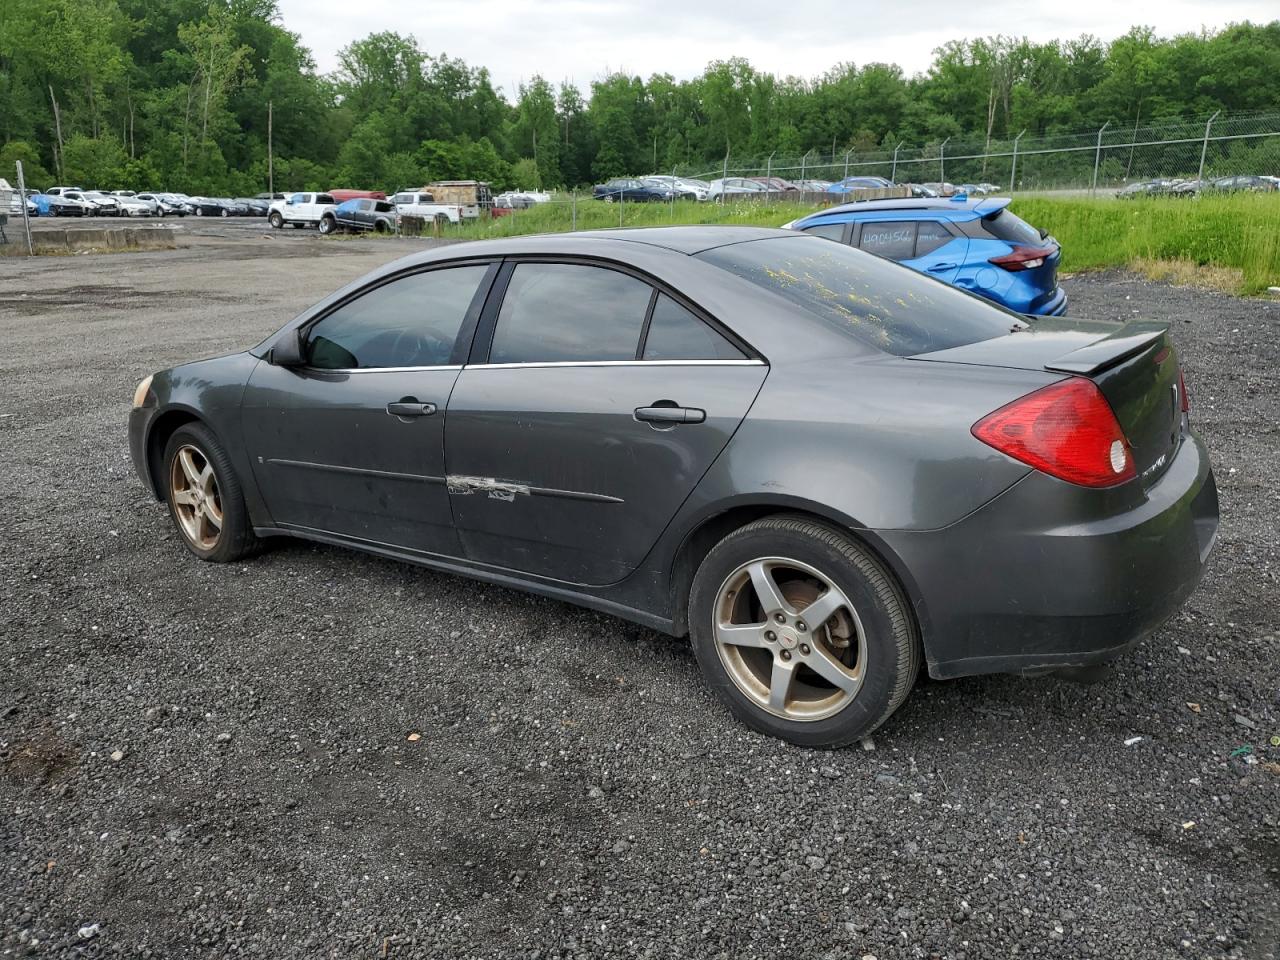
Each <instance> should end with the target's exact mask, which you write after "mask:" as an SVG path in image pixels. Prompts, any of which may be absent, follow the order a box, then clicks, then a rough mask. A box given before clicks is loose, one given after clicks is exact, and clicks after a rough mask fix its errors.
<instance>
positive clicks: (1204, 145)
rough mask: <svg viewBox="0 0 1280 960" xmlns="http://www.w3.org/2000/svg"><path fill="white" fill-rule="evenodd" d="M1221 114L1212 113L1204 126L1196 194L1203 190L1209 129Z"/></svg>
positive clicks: (1216, 111)
mask: <svg viewBox="0 0 1280 960" xmlns="http://www.w3.org/2000/svg"><path fill="white" fill-rule="evenodd" d="M1221 112H1222V111H1221V110H1215V111H1213V116H1212V117H1210V118H1209V122H1208V123H1206V124H1205V125H1204V142H1202V143H1201V144H1200V173H1199V174H1198V175H1197V176H1196V193H1199V192H1200V191H1201V190H1202V189H1204V155H1205V154H1206V153H1208V152H1209V128H1210V127H1212V126H1213V121H1215V120H1217V119H1218V114H1220V113H1221Z"/></svg>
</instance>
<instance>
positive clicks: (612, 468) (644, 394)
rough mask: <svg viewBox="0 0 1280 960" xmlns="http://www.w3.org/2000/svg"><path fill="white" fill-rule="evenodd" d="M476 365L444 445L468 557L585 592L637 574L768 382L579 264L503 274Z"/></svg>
mask: <svg viewBox="0 0 1280 960" xmlns="http://www.w3.org/2000/svg"><path fill="white" fill-rule="evenodd" d="M499 291H501V292H502V296H501V302H500V305H499V302H498V301H499V295H498V294H499ZM472 360H473V362H472V363H470V364H469V365H468V366H466V367H465V368H464V369H463V371H462V373H461V374H460V376H459V378H458V382H457V384H456V386H455V387H454V391H453V395H452V397H451V398H450V400H449V410H448V416H447V418H446V435H445V451H446V465H447V470H448V486H449V496H450V500H451V502H452V505H453V516H454V522H455V523H456V524H457V528H458V533H459V536H460V538H461V542H462V547H463V550H464V552H465V555H466V556H467V557H468V558H469V559H471V560H473V561H476V562H478V563H483V564H488V565H492V566H495V567H503V568H508V569H515V570H520V571H524V572H528V573H532V574H537V575H540V576H543V577H548V578H552V579H555V580H560V581H567V582H572V583H580V584H595V585H602V584H608V583H614V582H617V581H618V580H621V579H622V578H624V577H625V576H627V574H629V573H631V572H632V571H633V570H634V569H635V568H636V567H637V566H639V565H640V563H641V561H642V560H643V559H644V556H645V555H646V554H647V553H648V551H649V549H650V548H651V547H652V546H653V544H654V543H655V542H656V541H657V539H658V536H659V535H660V534H661V532H662V530H663V528H665V527H666V525H667V524H668V522H669V521H670V520H671V518H672V516H673V515H674V514H675V513H676V511H677V510H678V509H679V507H680V505H681V504H682V503H683V502H684V500H685V498H686V497H688V495H689V494H690V492H691V491H692V490H693V488H694V486H695V485H696V484H697V483H698V481H699V480H700V479H701V477H702V476H703V474H704V473H705V472H706V471H707V469H708V468H709V467H710V465H711V463H712V462H713V461H714V460H715V458H716V457H717V456H718V455H719V454H720V451H721V450H722V449H723V448H724V446H725V444H726V443H727V442H728V440H729V438H730V437H731V436H732V435H733V432H734V430H735V429H737V426H738V424H739V423H740V422H741V420H742V418H743V417H744V416H745V415H746V412H747V410H748V408H749V407H750V406H751V403H752V401H753V399H754V398H755V395H756V393H757V391H758V390H759V388H760V385H761V384H762V383H763V382H764V378H765V376H766V374H767V372H768V368H767V367H766V366H765V364H764V362H763V361H762V360H761V359H759V358H757V357H755V356H753V355H752V354H751V353H750V352H749V349H748V348H747V347H746V346H745V345H743V344H738V343H735V342H734V341H733V339H732V336H731V335H730V334H728V333H726V332H724V331H721V330H718V329H716V327H715V325H714V323H713V322H711V321H709V319H708V318H706V317H704V316H702V315H700V314H699V312H698V311H697V308H696V307H694V306H693V305H692V304H690V303H688V302H687V301H684V300H683V299H682V298H681V297H679V296H678V295H677V294H675V293H673V292H672V291H666V290H658V289H656V288H655V287H653V286H651V285H650V284H649V283H648V282H646V281H645V280H642V279H640V278H638V277H636V276H634V275H632V274H630V273H627V272H624V271H623V270H620V269H617V268H614V267H612V266H605V265H600V264H593V263H588V262H547V261H522V262H508V263H507V264H506V265H505V266H504V267H503V271H502V273H501V274H500V275H499V277H498V280H497V281H496V283H495V287H494V294H493V295H492V296H491V297H490V303H489V304H488V305H487V306H486V308H485V316H484V317H483V318H482V321H481V324H480V329H479V331H478V333H477V335H476V341H475V344H474V346H473V348H472Z"/></svg>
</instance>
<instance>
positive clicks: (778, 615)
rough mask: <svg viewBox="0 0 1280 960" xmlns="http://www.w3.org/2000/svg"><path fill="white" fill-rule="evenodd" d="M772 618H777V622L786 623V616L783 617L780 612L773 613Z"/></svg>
mask: <svg viewBox="0 0 1280 960" xmlns="http://www.w3.org/2000/svg"><path fill="white" fill-rule="evenodd" d="M773 619H775V620H777V621H778V622H779V623H786V622H787V618H786V617H784V616H783V615H782V614H780V613H775V614H774V615H773Z"/></svg>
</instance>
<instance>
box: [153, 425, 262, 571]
mask: <svg viewBox="0 0 1280 960" xmlns="http://www.w3.org/2000/svg"><path fill="white" fill-rule="evenodd" d="M184 454H185V455H186V456H185V457H184V458H183V460H180V459H179V457H180V455H184ZM163 465H164V474H163V477H162V485H163V493H164V498H165V502H166V503H167V504H168V506H169V519H170V520H172V521H173V525H174V528H175V529H176V530H177V531H178V537H179V539H181V540H182V542H183V543H184V544H185V545H186V547H187V549H188V550H190V551H191V552H192V553H194V554H195V555H196V556H197V557H199V558H200V559H201V560H207V561H209V562H211V563H232V562H234V561H236V560H239V559H241V558H242V557H245V556H247V555H248V554H250V553H252V552H253V551H254V550H256V549H257V548H258V546H259V540H258V538H257V537H256V536H254V533H253V527H252V526H251V525H250V523H249V512H248V510H247V509H246V508H245V505H244V494H243V492H242V490H241V488H240V479H239V477H237V476H236V472H235V469H234V468H233V467H232V466H231V459H230V458H229V457H228V456H227V452H226V451H225V450H224V449H223V448H222V444H220V443H219V442H218V440H217V438H216V437H215V436H214V435H213V431H211V430H210V429H209V428H208V427H206V426H205V425H204V424H202V423H198V422H197V423H188V424H184V425H183V426H181V427H179V428H178V429H177V430H175V431H174V432H173V436H171V437H170V438H169V442H168V443H166V444H165V448H164V460H163ZM206 467H207V468H209V469H210V470H211V476H212V486H210V485H209V482H208V481H207V480H204V479H200V480H198V481H197V479H196V478H197V477H199V478H203V477H204V476H205V469H204V468H206ZM197 489H198V490H200V491H201V493H202V496H201V497H200V500H199V502H198V503H193V502H190V501H187V502H182V501H183V495H184V494H185V495H187V496H190V495H191V493H192V492H193V491H195V490H197ZM214 515H220V516H221V519H222V522H221V526H220V527H216V526H215V524H214V522H213V516H214ZM193 520H194V523H193ZM206 534H208V536H206Z"/></svg>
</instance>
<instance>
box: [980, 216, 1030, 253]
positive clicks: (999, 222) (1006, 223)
mask: <svg viewBox="0 0 1280 960" xmlns="http://www.w3.org/2000/svg"><path fill="white" fill-rule="evenodd" d="M982 227H983V229H984V230H986V231H987V233H989V234H991V236H993V237H995V238H996V239H997V240H1004V241H1005V242H1006V243H1025V244H1028V245H1035V244H1038V243H1043V240H1042V239H1041V237H1040V231H1039V230H1037V229H1036V228H1035V227H1033V226H1031V224H1029V223H1027V221H1025V220H1023V219H1022V218H1021V217H1020V216H1018V215H1017V214H1016V213H1010V212H1009V211H1008V210H1007V209H1005V210H1001V211H1000V212H999V213H997V214H995V215H994V216H990V217H983V218H982Z"/></svg>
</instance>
